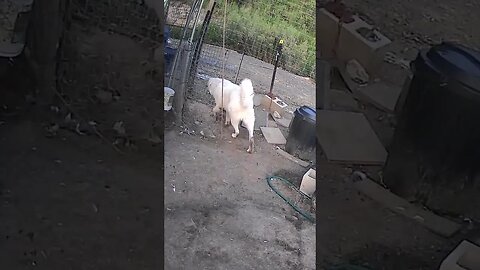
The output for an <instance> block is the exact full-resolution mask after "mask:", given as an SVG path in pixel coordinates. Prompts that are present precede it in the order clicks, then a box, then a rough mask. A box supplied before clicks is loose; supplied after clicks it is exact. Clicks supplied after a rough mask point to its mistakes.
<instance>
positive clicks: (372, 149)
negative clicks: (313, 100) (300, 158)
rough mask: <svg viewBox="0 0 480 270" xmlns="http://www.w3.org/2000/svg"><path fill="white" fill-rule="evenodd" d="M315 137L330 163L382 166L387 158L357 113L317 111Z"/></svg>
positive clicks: (366, 122) (370, 129) (372, 132)
mask: <svg viewBox="0 0 480 270" xmlns="http://www.w3.org/2000/svg"><path fill="white" fill-rule="evenodd" d="M317 136H318V141H319V143H320V146H321V147H322V150H323V151H324V153H325V155H326V157H327V159H328V160H329V161H331V162H341V163H350V164H361V165H383V164H384V163H385V160H386V158H387V151H386V150H385V148H384V147H383V145H382V144H381V142H380V140H379V139H378V137H377V135H376V134H375V132H374V131H373V129H372V128H371V126H370V124H369V122H368V120H367V119H366V117H365V116H364V115H363V114H361V113H354V112H341V111H325V110H319V111H317Z"/></svg>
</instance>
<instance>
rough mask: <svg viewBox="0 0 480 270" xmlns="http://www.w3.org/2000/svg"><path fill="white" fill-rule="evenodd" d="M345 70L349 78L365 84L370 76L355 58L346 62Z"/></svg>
mask: <svg viewBox="0 0 480 270" xmlns="http://www.w3.org/2000/svg"><path fill="white" fill-rule="evenodd" d="M346 71H347V73H348V75H349V76H350V78H351V79H352V80H353V81H354V82H356V83H359V84H366V83H368V80H369V79H370V77H369V76H368V73H367V71H366V70H365V68H364V67H363V66H362V65H361V64H360V63H359V62H358V61H357V60H355V59H352V60H350V61H348V62H347V65H346Z"/></svg>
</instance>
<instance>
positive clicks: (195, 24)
mask: <svg viewBox="0 0 480 270" xmlns="http://www.w3.org/2000/svg"><path fill="white" fill-rule="evenodd" d="M204 1H205V0H202V2H200V6H199V7H198V12H197V16H196V17H195V21H194V23H193V30H192V35H191V36H190V43H193V36H194V35H195V30H196V28H197V23H198V19H199V17H200V11H201V10H202V6H203V2H204Z"/></svg>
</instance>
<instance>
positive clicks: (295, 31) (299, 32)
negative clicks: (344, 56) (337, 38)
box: [205, 0, 315, 78]
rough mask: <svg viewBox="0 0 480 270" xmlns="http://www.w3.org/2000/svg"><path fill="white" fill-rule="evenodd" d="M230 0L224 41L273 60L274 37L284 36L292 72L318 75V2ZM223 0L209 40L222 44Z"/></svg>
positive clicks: (254, 55) (285, 53)
mask: <svg viewBox="0 0 480 270" xmlns="http://www.w3.org/2000/svg"><path fill="white" fill-rule="evenodd" d="M242 2H243V3H242V4H241V5H238V4H237V3H232V1H229V4H228V6H227V18H226V32H227V33H226V40H225V43H226V44H225V45H226V46H227V47H228V48H230V49H234V50H237V51H239V52H242V51H243V50H245V53H246V54H247V55H251V56H253V57H257V58H260V59H262V60H264V61H268V62H271V61H272V59H273V55H274V42H275V38H281V39H283V40H284V48H283V57H284V59H283V64H284V68H285V69H286V70H288V71H290V72H293V73H296V74H298V75H301V76H309V77H311V78H314V77H315V2H314V1H312V0H308V1H299V0H296V1H294V0H257V1H242ZM223 12H224V1H220V3H219V5H218V6H217V8H216V10H215V12H214V17H213V19H212V22H211V24H210V26H209V30H208V32H207V35H206V40H205V42H206V43H210V44H215V45H221V44H222V34H223Z"/></svg>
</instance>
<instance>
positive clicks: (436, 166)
mask: <svg viewBox="0 0 480 270" xmlns="http://www.w3.org/2000/svg"><path fill="white" fill-rule="evenodd" d="M411 67H412V70H413V78H412V81H411V83H410V87H409V88H408V89H407V93H405V97H406V98H405V103H404V107H403V108H402V110H401V114H400V115H399V116H398V125H397V128H396V131H395V135H394V139H393V144H392V146H391V147H390V151H389V157H388V159H387V163H386V165H385V168H384V182H385V184H386V185H387V186H388V187H389V188H390V189H391V190H392V191H393V192H394V193H397V194H398V195H401V196H404V197H408V198H412V199H414V198H415V197H416V196H417V194H418V193H422V194H431V196H438V197H439V198H440V197H442V195H440V194H441V192H437V191H438V190H437V191H435V192H433V193H430V191H429V190H428V189H430V188H434V189H436V188H437V187H441V186H442V185H450V187H448V188H446V190H450V191H453V190H454V189H455V186H458V187H461V186H462V185H464V180H465V179H466V178H468V179H473V178H475V175H480V167H478V161H479V160H480V52H478V51H474V50H472V49H470V48H467V47H464V46H461V45H457V44H453V43H442V44H439V45H436V46H434V47H432V48H430V49H427V50H423V51H421V52H420V53H419V54H418V56H417V58H416V59H415V60H414V61H413V62H412V63H411ZM455 182H456V183H455ZM450 191H449V192H450ZM452 194H453V193H452ZM429 196H430V195H429ZM431 196H430V197H429V198H427V200H429V201H432V202H433V201H434V198H433V197H431ZM443 197H444V198H447V197H446V196H443ZM454 197H461V196H459V194H457V195H456V196H454ZM454 197H453V199H454ZM424 199H425V198H423V200H424ZM450 205H454V204H453V203H451V204H450ZM445 210H446V209H445Z"/></svg>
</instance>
